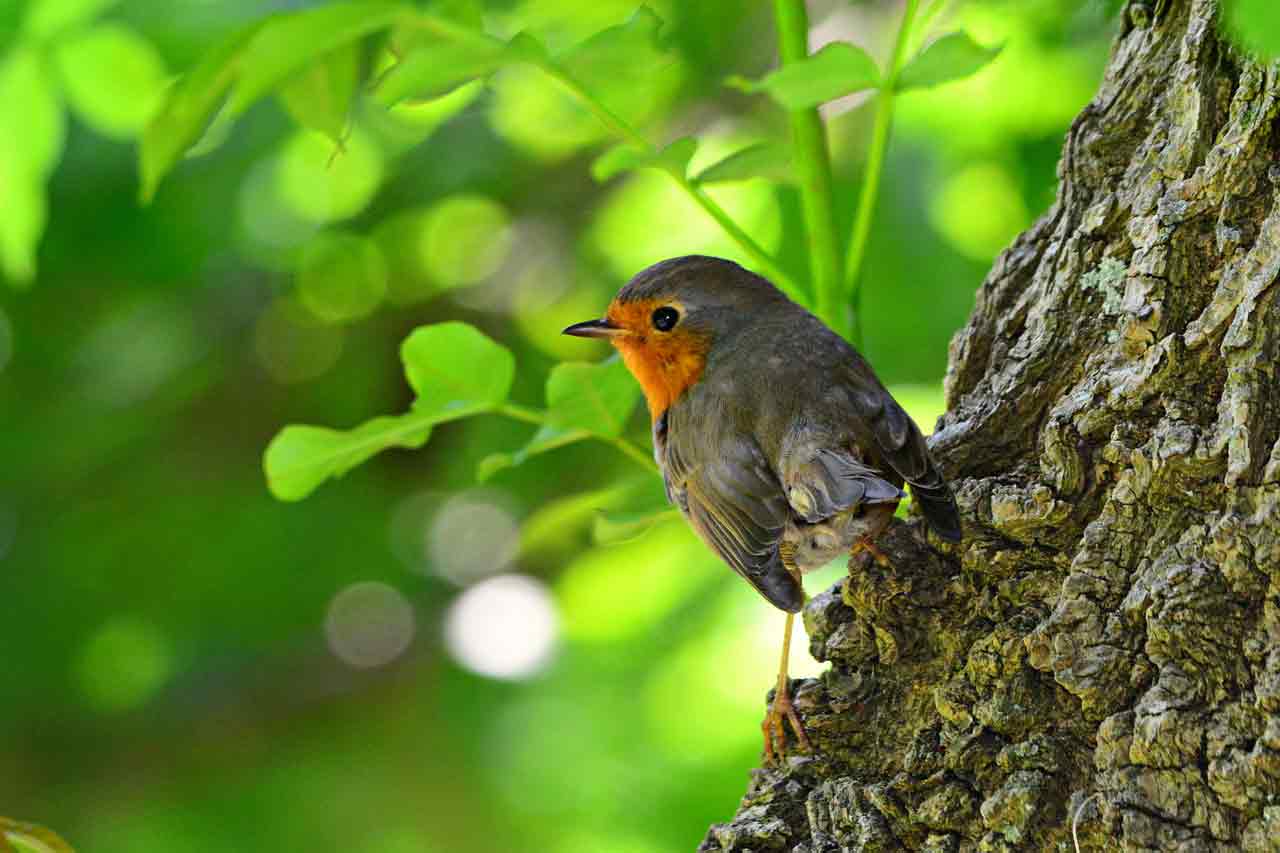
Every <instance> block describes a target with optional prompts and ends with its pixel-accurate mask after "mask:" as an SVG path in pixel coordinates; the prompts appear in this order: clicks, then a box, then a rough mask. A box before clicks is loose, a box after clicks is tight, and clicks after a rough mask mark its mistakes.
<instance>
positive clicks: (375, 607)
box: [324, 581, 414, 669]
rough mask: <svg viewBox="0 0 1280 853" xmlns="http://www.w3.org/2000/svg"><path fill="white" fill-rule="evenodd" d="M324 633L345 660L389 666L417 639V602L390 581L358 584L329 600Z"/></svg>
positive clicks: (364, 665) (355, 664)
mask: <svg viewBox="0 0 1280 853" xmlns="http://www.w3.org/2000/svg"><path fill="white" fill-rule="evenodd" d="M324 632H325V636H326V637H327V638H328V641H329V649H330V651H332V652H333V654H334V656H336V657H337V658H338V659H339V660H341V661H342V662H343V663H345V664H348V665H349V666H353V667H356V668H357V669H369V668H371V667H376V666H385V665H386V664H388V663H391V661H393V660H395V659H396V658H398V657H400V655H402V654H403V653H404V651H405V649H407V648H409V643H411V642H412V641H413V634H414V619H413V605H411V604H410V603H409V600H408V599H407V598H405V597H404V595H402V594H401V593H400V591H399V590H397V589H395V588H394V587H392V586H389V585H388V584H385V583H380V582H378V581H362V582H360V583H354V584H352V585H351V586H348V587H346V588H345V589H343V590H342V591H341V592H339V593H338V594H337V595H335V596H334V597H333V600H332V601H331V602H329V612H328V614H327V615H326V616H325V620H324Z"/></svg>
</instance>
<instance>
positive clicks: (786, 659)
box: [760, 613, 813, 764]
mask: <svg viewBox="0 0 1280 853" xmlns="http://www.w3.org/2000/svg"><path fill="white" fill-rule="evenodd" d="M795 620H796V615H795V614H794V613H788V614H787V624H786V627H785V628H784V629H783V633H782V661H781V662H780V663H779V665H778V688H777V689H776V690H775V691H774V693H773V704H772V705H770V706H769V713H767V714H765V717H764V722H762V723H761V724H760V731H762V732H763V733H764V760H765V762H766V763H767V764H773V763H774V762H775V761H777V760H778V759H780V758H782V756H783V755H784V754H785V753H786V749H787V734H786V731H785V729H784V727H783V725H782V721H783V719H784V718H785V719H786V720H788V721H789V722H790V723H791V730H792V731H794V732H795V733H796V740H797V741H799V742H800V745H801V746H803V747H804V748H805V749H806V750H808V751H810V752H812V751H813V747H812V746H810V744H809V736H808V735H807V734H805V731H804V724H803V723H801V722H800V716H799V715H798V714H796V709H795V706H794V705H792V704H791V679H789V678H788V677H787V665H788V664H789V663H790V660H791V629H792V628H793V627H794V625H795Z"/></svg>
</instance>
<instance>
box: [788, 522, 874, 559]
mask: <svg viewBox="0 0 1280 853" xmlns="http://www.w3.org/2000/svg"><path fill="white" fill-rule="evenodd" d="M874 532H875V525H874V524H873V523H872V521H871V519H869V518H868V517H867V515H866V514H865V513H864V512H863V507H861V506H858V507H854V508H853V509H850V510H846V511H845V512H842V513H840V514H839V515H834V516H832V517H831V518H828V519H825V520H823V521H819V522H816V523H814V524H807V523H805V522H804V521H801V520H800V519H797V518H795V517H792V518H791V519H790V520H789V521H788V522H787V527H786V530H784V531H783V534H782V547H783V549H784V550H785V551H786V552H787V554H788V556H789V557H790V558H791V560H792V561H793V562H794V563H795V565H796V568H798V569H800V571H802V572H810V571H813V570H814V569H819V568H822V567H823V566H825V565H826V564H827V563H830V562H831V561H832V560H834V559H836V558H838V557H842V556H844V555H846V554H848V553H849V549H850V548H852V547H853V543H854V542H856V541H857V540H859V539H861V538H862V537H863V536H865V535H867V534H871V533H874Z"/></svg>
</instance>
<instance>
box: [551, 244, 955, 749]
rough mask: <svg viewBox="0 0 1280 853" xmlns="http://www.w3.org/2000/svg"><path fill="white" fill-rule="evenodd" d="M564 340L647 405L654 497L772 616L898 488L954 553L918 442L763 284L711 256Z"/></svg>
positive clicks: (949, 524)
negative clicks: (656, 485)
mask: <svg viewBox="0 0 1280 853" xmlns="http://www.w3.org/2000/svg"><path fill="white" fill-rule="evenodd" d="M565 331H566V332H567V333H569V334H576V335H587V336H600V337H608V338H610V339H611V340H612V342H613V344H614V345H615V346H616V347H617V348H618V350H619V351H620V352H621V354H622V357H623V359H624V360H625V362H626V364H627V367H628V368H629V369H630V370H631V372H632V374H634V375H635V377H636V379H637V380H638V381H639V382H640V385H641V387H642V388H643V389H644V393H645V397H646V399H647V400H648V403H649V409H650V412H651V414H652V415H653V442H654V453H655V456H656V458H657V461H658V464H659V466H661V468H662V475H663V478H664V480H665V481H666V486H667V494H668V496H669V497H670V499H671V500H672V502H673V503H675V504H676V505H677V506H679V508H680V510H681V512H683V513H684V515H685V517H686V518H687V519H688V520H689V522H690V523H691V524H692V526H693V528H694V529H695V530H696V531H697V532H698V534H699V535H700V536H701V537H702V538H703V539H704V540H705V541H706V542H707V544H708V545H710V546H711V548H712V549H713V550H715V552H716V553H717V554H719V555H720V557H722V558H723V559H724V561H725V562H726V563H728V564H729V565H730V566H731V567H732V568H733V569H734V571H736V572H738V574H740V575H742V576H743V577H744V578H746V580H747V581H749V582H750V583H751V585H752V586H754V587H755V588H756V589H757V590H759V592H760V593H761V594H762V595H763V596H764V597H765V598H767V599H768V600H769V601H770V602H771V603H773V604H774V605H776V606H777V607H779V608H781V609H782V610H785V611H787V612H788V613H795V612H796V611H798V610H800V608H801V606H802V605H803V604H804V591H803V589H802V587H801V581H800V572H802V571H804V570H807V569H811V568H816V567H818V566H821V565H823V564H825V563H827V562H829V561H830V560H832V559H833V558H835V557H837V556H840V555H842V554H845V553H849V552H850V551H851V550H857V549H858V548H859V547H860V546H862V547H866V548H867V549H869V550H871V551H872V552H873V553H875V549H874V546H873V545H872V544H871V540H872V539H874V537H875V536H876V535H878V533H879V532H880V531H881V530H882V529H883V528H884V527H885V525H887V524H888V522H889V520H890V519H891V517H892V515H893V511H894V508H895V507H896V506H897V505H898V502H899V501H900V500H901V499H902V498H903V497H905V494H904V493H903V491H902V489H901V487H902V485H903V484H904V483H909V484H910V485H911V491H912V494H913V495H914V496H915V498H916V500H918V501H919V502H920V507H921V509H922V511H923V513H924V516H925V518H926V519H927V520H928V522H929V524H930V525H931V526H932V528H933V529H934V531H935V532H936V533H937V534H938V535H939V536H941V537H942V538H944V539H947V540H951V541H956V540H959V539H960V536H961V529H960V518H959V514H958V512H957V510H956V505H955V501H954V499H953V498H952V496H951V491H950V489H949V487H948V486H947V483H946V481H945V480H944V479H943V477H942V475H941V474H940V473H939V471H938V469H937V467H936V466H935V465H934V464H933V462H932V460H931V459H930V458H929V453H928V450H927V448H926V446H925V441H924V437H923V436H922V435H921V434H920V430H919V429H918V428H917V427H916V425H915V424H914V423H913V422H912V420H911V418H910V417H909V416H908V415H907V413H906V412H904V411H903V409H902V407H901V406H899V405H898V403H897V402H896V401H895V400H894V399H893V397H892V396H890V394H889V392H888V391H887V390H885V387H884V386H883V385H882V384H881V383H880V380H879V379H877V378H876V376H875V374H874V373H873V372H872V370H871V367H870V365H868V364H867V362H866V361H865V360H864V359H863V358H862V356H861V355H859V354H858V352H857V351H856V350H854V348H853V347H852V346H850V345H849V344H848V343H847V342H845V341H844V339H843V338H841V337H840V336H839V335H837V334H835V333H834V332H832V331H831V330H830V329H828V328H827V327H826V326H825V325H824V324H823V323H822V322H821V321H820V320H819V319H818V318H817V317H815V316H813V315H812V314H810V313H809V312H808V311H806V310H805V309H804V308H802V307H801V306H799V305H797V304H795V303H794V302H792V301H791V300H789V299H788V298H787V297H786V296H785V295H783V293H782V292H781V291H779V290H778V289H777V288H775V287H774V286H773V285H772V284H770V283H769V282H768V281H767V280H766V279H764V278H761V277H760V276H758V275H755V274H753V273H750V272H748V271H747V270H744V269H743V268H742V267H740V266H738V265H737V264H734V263H731V262H729V261H725V260H721V259H719V258H709V257H701V256H688V257H682V258H675V259H672V260H669V261H663V262H662V263H659V264H655V265H654V266H652V267H649V268H648V269H646V270H644V271H643V272H641V273H640V274H639V275H637V276H636V277H635V278H634V279H632V280H631V281H630V282H629V283H628V284H627V285H626V286H625V287H623V288H622V290H621V291H619V293H618V295H617V297H616V298H615V299H614V301H613V303H612V304H611V305H610V306H609V310H608V312H607V313H606V315H605V317H604V319H602V320H593V321H588V322H586V323H579V324H577V325H575V326H570V327H569V328H568V329H566V330H565ZM786 636H787V637H789V636H790V619H788V632H787V635H786ZM786 648H787V646H786V645H785V644H784V658H783V660H784V663H783V672H782V674H781V676H780V680H779V696H780V697H782V699H784V700H785V697H786V694H785V689H786V678H785V670H786V666H785V659H786V651H785V649H786ZM787 702H788V704H787V705H786V711H787V713H788V715H790V716H791V718H792V720H793V725H795V726H796V729H797V733H798V734H800V735H801V737H802V739H803V734H802V732H803V729H802V728H801V727H800V725H799V721H798V719H797V718H795V717H794V712H793V711H792V710H791V708H790V705H789V700H787ZM769 722H770V721H769V719H768V718H767V719H766V724H769ZM777 735H778V736H779V737H780V736H781V724H780V722H779V723H777ZM765 736H766V752H768V753H770V754H771V753H772V751H773V747H772V742H771V740H770V731H769V730H768V729H766V732H765Z"/></svg>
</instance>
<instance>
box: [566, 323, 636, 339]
mask: <svg viewBox="0 0 1280 853" xmlns="http://www.w3.org/2000/svg"><path fill="white" fill-rule="evenodd" d="M626 333H627V330H626V329H623V328H620V327H619V326H615V325H613V324H612V323H610V322H609V321H608V320H587V321H586V322H583V323H574V324H573V325H572V326H570V327H569V328H567V329H565V330H564V332H563V334H566V335H573V336H574V337H577V338H616V337H618V336H619V335H625V334H626Z"/></svg>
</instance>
